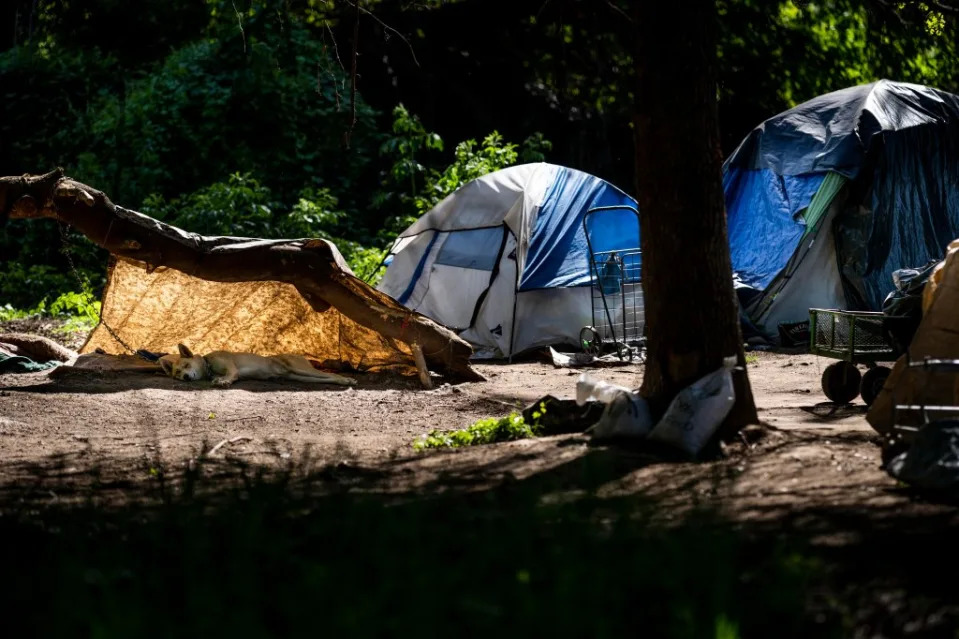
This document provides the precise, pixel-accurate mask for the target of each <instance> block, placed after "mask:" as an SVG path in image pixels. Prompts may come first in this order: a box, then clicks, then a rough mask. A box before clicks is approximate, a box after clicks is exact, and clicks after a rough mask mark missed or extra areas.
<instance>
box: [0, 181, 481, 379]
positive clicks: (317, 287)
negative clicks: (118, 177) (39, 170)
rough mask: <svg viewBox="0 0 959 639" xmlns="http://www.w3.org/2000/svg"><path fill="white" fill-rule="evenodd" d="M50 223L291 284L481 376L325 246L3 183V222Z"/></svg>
mask: <svg viewBox="0 0 959 639" xmlns="http://www.w3.org/2000/svg"><path fill="white" fill-rule="evenodd" d="M8 217H9V218H10V219H38V218H49V219H54V220H58V221H59V222H61V223H64V224H68V225H70V226H72V227H73V228H75V229H76V230H77V231H79V232H81V233H83V234H84V235H85V236H86V237H88V238H89V239H90V240H91V241H92V242H94V243H95V244H97V245H99V246H101V247H103V248H105V249H106V250H108V251H109V252H110V253H112V254H113V255H114V256H116V257H117V258H119V259H121V260H126V261H132V262H135V263H138V264H142V265H143V266H144V267H145V268H146V269H147V271H148V272H152V271H153V270H155V269H157V268H159V267H168V268H172V269H176V270H177V271H180V272H182V273H185V274H187V275H190V276H193V277H197V278H201V279H204V280H209V281H214V282H259V281H277V282H285V283H288V284H291V285H293V286H294V287H295V288H296V290H297V291H298V292H299V293H300V295H302V296H303V298H304V299H305V300H307V302H308V303H309V304H310V306H311V307H312V308H313V309H314V310H315V311H317V312H319V313H322V312H324V311H326V310H327V309H329V308H330V307H331V306H332V307H334V308H335V309H337V310H338V311H339V312H340V313H342V314H343V315H344V316H346V317H348V318H349V319H350V320H352V321H353V322H355V323H357V324H359V325H361V326H364V327H366V328H369V329H371V330H374V331H377V332H378V333H380V334H381V335H383V336H385V337H386V338H388V339H391V340H396V341H399V342H402V343H404V344H406V345H407V346H408V347H409V349H410V352H411V353H412V352H413V346H414V345H418V346H419V347H420V348H421V349H422V352H423V355H424V356H425V359H426V361H427V363H428V364H429V365H430V366H432V367H433V368H434V370H437V371H440V372H443V373H446V374H449V375H451V376H452V377H454V378H457V379H461V380H473V381H478V380H482V379H484V378H483V376H482V375H480V374H479V373H477V372H476V371H475V370H473V369H472V368H471V367H470V365H469V358H470V356H471V355H472V348H471V347H470V345H469V344H468V343H467V342H465V341H464V340H462V339H461V338H460V337H459V336H457V335H456V334H455V333H453V332H452V331H450V330H449V329H447V328H446V327H444V326H441V325H440V324H438V323H436V322H434V321H433V320H431V319H429V318H427V317H425V316H423V315H421V314H419V313H416V312H414V311H411V310H409V309H407V308H405V307H404V306H402V305H401V304H399V302H397V301H396V300H394V299H393V298H391V297H389V296H388V295H386V294H384V293H381V292H380V291H377V290H376V289H374V288H373V287H371V286H369V285H368V284H367V283H366V282H363V281H362V280H360V279H358V278H357V277H355V276H354V275H353V274H352V272H351V271H350V269H349V267H348V266H347V265H346V263H345V261H344V260H343V258H342V256H341V255H340V253H339V251H338V250H336V248H335V247H334V246H333V245H332V244H331V243H330V242H327V241H326V240H311V239H299V240H267V239H258V238H245V237H221V236H216V237H214V236H201V235H198V234H196V233H190V232H187V231H184V230H182V229H179V228H177V227H175V226H171V225H169V224H166V223H164V222H161V221H159V220H156V219H154V218H152V217H149V216H147V215H144V214H142V213H138V212H136V211H132V210H129V209H125V208H123V207H121V206H117V205H115V204H114V203H113V202H111V201H110V199H109V198H108V197H107V196H106V195H105V194H104V193H103V192H101V191H98V190H96V189H94V188H92V187H90V186H88V185H86V184H82V183H80V182H77V181H75V180H73V179H71V178H69V177H66V176H64V175H63V171H62V170H60V169H58V170H56V171H52V172H50V173H47V174H45V175H24V176H20V177H2V178H0V220H3V219H6V218H8Z"/></svg>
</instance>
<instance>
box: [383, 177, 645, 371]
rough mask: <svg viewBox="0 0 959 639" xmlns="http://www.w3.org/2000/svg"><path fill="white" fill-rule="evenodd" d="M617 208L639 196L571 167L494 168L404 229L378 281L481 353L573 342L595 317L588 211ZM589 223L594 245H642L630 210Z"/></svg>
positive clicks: (603, 248)
mask: <svg viewBox="0 0 959 639" xmlns="http://www.w3.org/2000/svg"><path fill="white" fill-rule="evenodd" d="M619 205H626V206H630V207H633V208H634V209H635V207H636V202H635V201H634V200H633V199H632V198H631V197H629V196H628V195H626V194H625V193H623V192H622V191H620V190H619V189H618V188H616V187H615V186H613V185H611V184H609V183H608V182H605V181H603V180H601V179H599V178H597V177H595V176H592V175H589V174H587V173H583V172H581V171H577V170H575V169H570V168H566V167H561V166H556V165H552V164H545V163H537V164H524V165H520V166H514V167H510V168H508V169H503V170H502V171H497V172H495V173H490V174H489V175H485V176H483V177H481V178H479V179H476V180H473V181H472V182H470V183H468V184H466V185H464V186H463V187H461V188H460V189H458V190H457V191H456V192H455V193H453V194H452V195H450V196H449V197H447V198H446V199H444V200H443V201H442V202H440V203H439V204H438V205H436V207H435V208H433V209H432V210H431V211H429V212H428V213H426V214H425V215H423V216H422V217H421V218H420V219H419V220H417V221H416V222H415V223H414V224H413V225H412V226H410V227H409V228H408V229H406V230H405V231H403V232H402V233H401V234H400V236H399V237H398V238H397V240H396V242H395V243H394V245H393V247H392V249H391V251H390V253H391V255H390V260H389V267H388V268H387V271H386V274H385V275H384V277H383V279H382V280H381V281H380V283H379V284H378V286H377V288H378V289H379V290H381V291H383V292H385V293H387V294H388V295H390V296H392V297H394V298H396V299H397V300H398V301H399V302H400V303H402V304H404V305H406V306H407V307H409V308H412V309H414V310H416V311H419V312H420V313H423V314H424V315H426V316H427V317H431V318H433V319H435V320H436V321H438V322H440V323H442V324H445V325H446V326H449V327H451V328H453V329H455V330H457V331H459V333H460V336H461V337H463V338H464V339H466V340H467V341H469V342H470V343H471V344H473V346H474V348H475V349H476V354H477V356H478V357H504V356H510V355H512V354H514V353H519V352H521V351H524V350H528V349H530V348H534V347H537V346H543V345H547V344H559V343H568V344H573V345H576V344H578V340H579V333H580V330H581V329H582V328H583V327H584V326H588V325H590V324H591V323H592V305H591V296H590V257H589V255H590V251H589V247H587V242H586V231H584V227H583V219H584V215H585V214H586V212H587V211H588V210H589V209H591V208H594V207H601V206H619ZM587 227H588V231H589V240H590V242H591V248H592V251H593V252H600V251H610V250H617V251H619V250H623V249H635V248H637V247H638V246H639V226H638V220H637V217H636V214H635V213H634V212H632V211H630V210H614V211H604V212H603V213H602V214H601V215H600V214H594V215H591V216H589V217H588V218H587Z"/></svg>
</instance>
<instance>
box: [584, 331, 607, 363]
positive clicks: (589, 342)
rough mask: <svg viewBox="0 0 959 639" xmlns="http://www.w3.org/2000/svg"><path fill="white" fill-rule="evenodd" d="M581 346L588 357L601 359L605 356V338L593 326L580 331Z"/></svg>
mask: <svg viewBox="0 0 959 639" xmlns="http://www.w3.org/2000/svg"><path fill="white" fill-rule="evenodd" d="M579 344H580V346H582V347H583V352H584V353H586V354H588V355H592V356H593V357H599V356H600V355H602V354H603V338H602V337H600V336H599V333H597V332H596V329H595V328H593V327H592V326H584V327H583V328H582V330H580V332H579Z"/></svg>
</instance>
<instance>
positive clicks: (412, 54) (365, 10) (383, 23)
mask: <svg viewBox="0 0 959 639" xmlns="http://www.w3.org/2000/svg"><path fill="white" fill-rule="evenodd" d="M347 2H348V3H349V4H352V5H353V6H355V7H356V8H357V9H358V10H360V11H362V12H363V13H365V14H366V15H368V16H370V17H371V18H373V19H374V20H376V21H377V22H379V23H380V25H381V26H382V27H383V28H384V29H386V30H387V31H392V32H393V33H395V34H396V35H397V37H399V39H400V40H402V41H403V42H405V43H406V46H408V47H409V48H410V55H411V56H413V63H414V64H415V65H416V66H420V61H419V60H417V59H416V52H415V51H414V50H413V45H412V44H410V41H409V40H407V39H406V38H405V37H403V34H402V33H400V32H399V31H397V30H396V29H394V28H393V27H391V26H390V25H388V24H386V23H385V22H383V21H382V20H380V19H379V18H377V17H376V16H375V15H373V12H371V11H370V10H369V9H364V8H363V7H361V6H359V2H350V1H349V0H347Z"/></svg>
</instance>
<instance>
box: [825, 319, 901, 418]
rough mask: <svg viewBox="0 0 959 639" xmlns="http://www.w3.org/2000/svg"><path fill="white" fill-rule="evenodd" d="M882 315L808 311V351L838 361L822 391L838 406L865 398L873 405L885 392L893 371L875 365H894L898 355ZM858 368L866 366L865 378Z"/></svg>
mask: <svg viewBox="0 0 959 639" xmlns="http://www.w3.org/2000/svg"><path fill="white" fill-rule="evenodd" d="M888 319H889V318H888V317H887V316H885V315H884V314H883V313H877V312H866V311H841V310H837V309H824V308H811V309H809V351H810V352H811V353H812V354H813V355H820V356H822V357H829V358H832V359H838V360H840V361H838V362H836V363H834V364H830V365H829V366H827V367H826V369H825V370H824V371H823V374H822V390H823V393H825V395H826V397H828V398H829V399H830V400H832V401H834V402H836V403H837V404H846V403H849V402H851V401H852V400H854V399H855V398H856V396H857V395H860V394H861V395H862V399H863V401H864V402H865V403H866V404H867V405H871V404H872V402H873V400H875V399H876V396H877V395H879V391H880V390H882V387H883V384H885V382H886V378H887V377H889V373H891V372H892V371H891V369H890V368H888V367H886V366H878V365H877V364H876V362H893V361H895V360H896V359H897V358H898V357H899V353H898V352H897V351H896V349H895V348H893V347H892V346H891V345H890V343H889V341H888V339H887V338H886V336H885V332H884V329H883V322H884V321H888ZM856 364H865V365H866V367H867V368H868V369H869V370H867V371H866V373H865V375H863V374H861V373H860V372H859V369H858V368H857V367H856Z"/></svg>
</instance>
